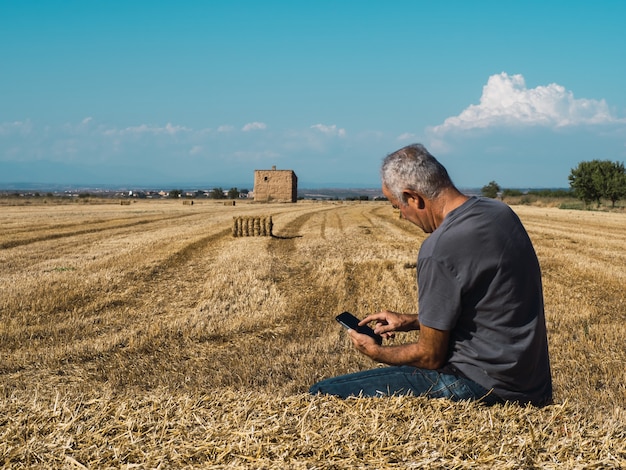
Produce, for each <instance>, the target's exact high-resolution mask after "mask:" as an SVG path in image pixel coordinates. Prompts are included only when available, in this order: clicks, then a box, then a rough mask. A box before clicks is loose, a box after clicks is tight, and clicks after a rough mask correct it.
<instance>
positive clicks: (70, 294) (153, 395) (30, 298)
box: [0, 201, 626, 469]
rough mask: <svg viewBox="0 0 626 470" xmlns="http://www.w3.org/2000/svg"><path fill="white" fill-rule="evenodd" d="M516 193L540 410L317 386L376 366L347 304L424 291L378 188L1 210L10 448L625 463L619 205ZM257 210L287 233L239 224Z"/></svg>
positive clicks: (140, 457)
mask: <svg viewBox="0 0 626 470" xmlns="http://www.w3.org/2000/svg"><path fill="white" fill-rule="evenodd" d="M514 208H515V210H516V211H517V212H518V213H519V214H520V216H521V218H522V220H523V222H524V223H525V225H526V227H527V228H528V231H529V233H530V235H531V237H532V238H533V241H534V243H535V246H536V249H537V252H538V255H539V258H540V262H541V265H542V269H543V272H544V288H545V298H546V313H547V319H548V324H549V335H550V347H551V354H552V363H553V364H552V365H553V375H554V383H555V400H556V403H555V405H552V406H549V407H546V408H543V409H536V408H532V407H528V408H525V407H524V408H522V407H517V406H512V405H504V406H495V407H491V408H487V407H484V406H480V405H476V404H472V403H450V402H448V401H446V400H431V401H428V400H424V399H421V398H393V399H351V400H346V401H341V400H337V399H334V398H332V397H310V396H308V395H307V394H306V390H307V389H308V387H309V385H310V384H312V383H313V382H315V381H316V380H319V379H320V378H323V377H328V376H330V375H336V374H341V373H346V372H351V371H355V370H358V369H362V368H369V367H372V366H373V364H371V363H370V362H369V361H368V360H367V359H365V358H364V357H362V356H360V355H358V353H356V352H354V351H353V350H352V348H351V347H350V344H349V341H348V340H347V338H346V337H345V333H344V332H343V331H342V329H341V328H340V327H339V326H338V325H336V324H335V322H334V321H333V318H334V315H335V314H336V313H338V312H340V311H341V310H344V309H345V310H351V311H353V312H355V313H357V314H361V315H363V314H365V313H366V312H371V311H375V310H377V309H380V308H383V307H385V308H391V309H396V310H401V311H402V310H404V311H412V310H414V309H415V302H416V291H415V289H416V288H415V280H414V276H415V270H414V263H415V257H416V254H417V249H418V248H419V244H420V242H421V240H422V239H423V235H422V234H421V233H419V231H418V230H416V229H414V228H413V227H412V226H410V225H408V224H407V223H405V222H403V221H400V220H398V219H397V218H396V216H394V214H393V212H392V210H391V208H390V207H388V206H387V205H385V204H383V203H367V204H356V203H355V204H352V203H345V204H339V203H336V204H331V203H306V202H305V203H298V204H272V205H254V204H239V205H238V206H236V207H232V206H230V207H227V206H223V205H221V204H220V203H209V202H207V203H203V204H195V205H193V206H183V205H182V204H178V203H174V202H168V201H145V202H140V203H137V204H133V205H131V206H118V205H91V204H80V205H78V204H74V205H69V204H68V205H51V204H46V205H43V204H42V205H39V206H5V207H0V224H1V226H2V227H3V230H2V232H1V233H0V263H1V264H0V265H1V266H2V267H3V269H2V270H1V272H0V465H1V466H2V467H3V468H320V469H321V468H421V467H429V468H477V467H478V468H539V467H541V468H620V467H624V466H626V424H625V423H626V405H625V403H626V385H625V384H626V372H625V368H624V363H626V346H625V342H624V339H623V338H624V337H625V336H626V327H625V326H624V325H625V320H626V292H625V289H624V286H625V285H626V269H625V268H624V266H626V230H625V229H626V214H623V213H595V212H575V211H572V212H570V211H562V210H561V211H560V210H558V209H554V208H538V207H527V206H515V207H514ZM265 214H272V216H273V220H274V234H275V235H276V237H274V238H268V237H255V238H234V237H232V233H231V232H232V230H231V227H232V217H233V216H238V215H246V216H247V215H252V216H254V215H256V216H259V215H265ZM411 337H412V336H411V335H406V337H405V339H407V340H408V339H411ZM400 340H402V338H401V339H400Z"/></svg>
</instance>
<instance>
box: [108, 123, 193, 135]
mask: <svg viewBox="0 0 626 470" xmlns="http://www.w3.org/2000/svg"><path fill="white" fill-rule="evenodd" d="M191 130H192V129H189V128H187V127H184V126H174V125H172V124H171V123H169V122H168V123H167V124H166V125H165V126H164V127H159V126H150V125H148V124H140V125H139V126H131V127H126V128H125V129H121V130H119V131H116V130H114V129H110V130H108V131H106V133H107V134H155V135H157V134H168V135H175V134H178V133H179V132H189V131H191Z"/></svg>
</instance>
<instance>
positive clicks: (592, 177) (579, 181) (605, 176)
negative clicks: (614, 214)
mask: <svg viewBox="0 0 626 470" xmlns="http://www.w3.org/2000/svg"><path fill="white" fill-rule="evenodd" d="M568 179H569V184H570V188H571V189H572V192H573V193H574V195H575V196H576V197H577V198H578V199H581V200H582V201H584V203H585V204H589V203H590V202H592V201H595V202H596V204H597V205H598V207H599V206H600V204H601V203H602V199H608V200H610V201H611V204H612V205H613V207H615V203H616V202H617V201H619V200H620V199H623V198H625V197H626V172H625V170H624V164H623V163H620V162H611V161H610V160H591V161H588V162H580V163H579V164H578V166H577V167H576V168H572V170H571V172H570V175H569V177H568Z"/></svg>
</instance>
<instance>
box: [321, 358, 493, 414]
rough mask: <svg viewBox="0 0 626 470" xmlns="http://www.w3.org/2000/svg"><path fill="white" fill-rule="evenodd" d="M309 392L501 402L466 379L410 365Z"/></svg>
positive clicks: (330, 383) (324, 382) (336, 379)
mask: <svg viewBox="0 0 626 470" xmlns="http://www.w3.org/2000/svg"><path fill="white" fill-rule="evenodd" d="M309 392H310V393H311V394H313V395H316V394H318V393H322V394H325V395H335V396H338V397H341V398H347V397H351V396H359V395H361V396H365V397H383V396H391V395H413V396H427V397H429V398H449V399H450V400H453V401H459V400H480V401H481V402H483V403H485V404H487V405H493V404H495V403H502V402H503V400H502V399H500V398H499V397H498V396H496V395H495V394H493V393H492V392H491V393H490V391H489V390H487V389H485V388H484V387H482V386H481V385H479V384H477V383H476V382H474V381H473V380H470V379H468V378H465V377H462V376H457V375H451V374H446V373H441V372H438V371H436V370H428V369H419V368H417V367H411V366H392V367H381V368H378V369H371V370H365V371H362V372H356V373H354V374H347V375H340V376H338V377H332V378H330V379H326V380H322V381H321V382H318V383H316V384H315V385H313V386H312V387H311V388H310V389H309Z"/></svg>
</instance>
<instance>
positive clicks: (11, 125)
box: [0, 120, 33, 135]
mask: <svg viewBox="0 0 626 470" xmlns="http://www.w3.org/2000/svg"><path fill="white" fill-rule="evenodd" d="M32 130H33V124H32V123H31V122H30V120H26V121H13V122H2V123H0V135H10V134H21V135H28V134H30V132H31V131H32Z"/></svg>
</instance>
